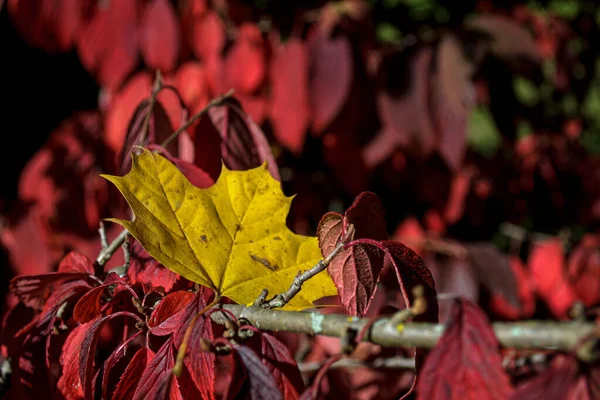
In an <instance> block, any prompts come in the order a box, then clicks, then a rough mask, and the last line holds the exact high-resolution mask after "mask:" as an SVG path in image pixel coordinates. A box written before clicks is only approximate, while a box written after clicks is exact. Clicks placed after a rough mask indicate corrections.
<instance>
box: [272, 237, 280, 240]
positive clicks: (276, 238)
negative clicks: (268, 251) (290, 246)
mask: <svg viewBox="0 0 600 400" xmlns="http://www.w3.org/2000/svg"><path fill="white" fill-rule="evenodd" d="M273 240H281V238H280V237H279V236H275V237H273Z"/></svg>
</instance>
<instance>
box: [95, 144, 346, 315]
mask: <svg viewBox="0 0 600 400" xmlns="http://www.w3.org/2000/svg"><path fill="white" fill-rule="evenodd" d="M132 161H133V162H132V167H131V171H130V172H129V173H128V174H127V175H125V176H123V177H119V176H113V175H102V176H103V177H104V178H106V179H108V180H109V181H110V182H112V183H113V184H114V185H115V186H116V187H117V188H118V189H119V191H120V192H121V193H122V195H123V196H124V197H125V199H126V200H127V202H128V203H129V206H130V207H131V209H132V211H133V213H134V218H133V220H132V221H126V220H120V219H115V218H109V219H108V220H109V221H112V222H116V223H118V224H120V225H122V226H123V227H125V228H126V229H127V230H128V231H129V232H130V233H131V235H132V236H133V237H135V238H136V239H137V240H138V241H139V242H140V244H141V245H142V246H143V247H144V248H145V249H146V251H147V252H148V253H149V254H150V255H151V256H152V257H154V258H155V259H157V260H158V261H159V262H160V263H161V264H163V265H164V266H165V267H167V268H169V269H170V270H172V271H174V272H176V273H178V274H179V275H181V276H183V277H184V278H186V279H189V280H190V281H193V282H197V283H199V284H200V285H203V286H207V287H209V288H211V289H213V290H214V291H215V292H216V293H217V294H218V295H220V296H223V297H228V298H230V299H231V300H233V301H235V302H236V303H238V304H248V303H251V302H253V301H254V300H255V299H256V298H257V297H258V296H259V294H260V293H261V292H262V290H263V289H268V290H269V293H270V294H271V295H275V294H278V293H282V292H284V291H286V290H287V289H288V288H289V286H290V284H291V283H292V281H293V279H294V277H295V276H296V274H297V273H298V272H299V271H304V270H306V269H309V268H311V267H312V266H314V265H315V264H316V263H317V262H318V261H319V260H320V259H321V257H322V256H321V251H320V249H319V245H318V239H317V238H316V237H311V236H303V235H298V234H295V233H293V232H292V231H290V230H289V229H288V227H287V225H286V222H285V220H286V217H287V214H288V212H289V209H290V205H291V202H292V200H293V198H294V197H295V196H290V197H287V196H285V195H284V194H283V192H282V191H281V184H280V183H279V182H278V181H276V180H275V179H273V177H272V176H271V174H270V173H269V171H268V170H267V164H266V162H265V163H264V164H263V165H262V166H260V167H257V168H253V169H250V170H247V171H232V170H229V169H227V167H226V166H225V165H224V164H223V167H222V171H221V175H220V176H219V179H218V180H217V182H216V183H215V184H214V185H213V186H211V187H209V188H207V189H200V188H197V187H196V186H193V185H192V184H191V183H190V182H189V181H188V180H187V178H186V177H185V176H184V175H183V174H182V173H181V172H180V171H179V170H178V169H177V167H175V165H173V164H172V163H171V162H170V161H168V160H167V159H166V158H164V157H163V156H161V155H159V154H155V153H152V152H151V151H149V150H148V149H143V152H142V153H141V154H139V155H136V154H133V153H132ZM335 294H337V289H336V287H335V285H334V284H333V281H332V280H331V278H330V277H329V274H328V272H327V271H322V272H320V273H319V274H317V275H316V276H314V277H313V278H311V279H309V280H308V281H307V282H306V283H304V285H303V286H302V290H301V291H300V293H299V294H298V295H296V296H295V297H294V298H293V299H292V300H291V301H290V302H289V303H288V304H287V305H286V306H284V307H283V308H287V309H303V308H308V307H312V306H313V304H312V303H313V301H315V300H317V299H319V298H322V297H324V296H331V295H335Z"/></svg>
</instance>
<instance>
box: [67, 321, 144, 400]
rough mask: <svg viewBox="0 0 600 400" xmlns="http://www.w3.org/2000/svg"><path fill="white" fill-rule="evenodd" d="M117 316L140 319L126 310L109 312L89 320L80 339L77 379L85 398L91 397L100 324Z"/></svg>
mask: <svg viewBox="0 0 600 400" xmlns="http://www.w3.org/2000/svg"><path fill="white" fill-rule="evenodd" d="M117 317H130V318H134V319H135V320H136V321H141V319H140V318H139V317H137V316H136V315H135V314H132V313H131V312H128V311H119V312H116V313H113V314H109V315H107V316H106V317H103V318H100V319H97V320H96V321H94V322H90V325H89V328H88V329H87V331H86V333H85V335H84V337H83V340H82V341H81V351H80V353H79V365H78V366H79V379H80V380H81V386H82V388H83V393H84V396H85V398H86V399H90V398H93V393H94V389H93V385H94V379H92V377H93V375H94V364H95V358H96V345H97V344H98V338H99V336H100V331H101V329H100V328H101V327H102V325H103V324H104V323H105V322H107V321H110V320H111V319H113V318H117Z"/></svg>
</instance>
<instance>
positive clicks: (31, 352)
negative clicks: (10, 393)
mask: <svg viewBox="0 0 600 400" xmlns="http://www.w3.org/2000/svg"><path fill="white" fill-rule="evenodd" d="M49 334H50V333H49V332H44V331H43V330H37V331H34V332H33V333H31V334H29V335H27V336H26V337H25V340H24V341H23V345H22V347H21V349H20V354H19V358H18V364H17V363H14V364H17V365H18V367H17V368H15V369H16V370H17V371H15V375H16V377H17V378H18V388H17V389H18V391H19V392H21V396H22V397H21V398H23V397H24V398H33V397H35V396H36V394H37V393H52V391H53V388H52V386H51V385H52V383H51V382H50V376H49V374H48V372H49V370H48V357H46V358H44V356H43V354H44V351H45V352H46V354H47V353H48V343H49V342H48V335H49ZM13 382H14V381H13Z"/></svg>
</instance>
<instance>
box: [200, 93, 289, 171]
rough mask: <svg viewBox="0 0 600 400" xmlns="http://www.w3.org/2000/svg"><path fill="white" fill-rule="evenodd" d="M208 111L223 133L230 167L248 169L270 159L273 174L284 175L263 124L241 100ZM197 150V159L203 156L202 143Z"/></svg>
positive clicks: (222, 152)
mask: <svg viewBox="0 0 600 400" xmlns="http://www.w3.org/2000/svg"><path fill="white" fill-rule="evenodd" d="M208 115H209V118H210V120H211V121H212V124H213V125H214V127H215V128H216V130H217V132H218V133H219V135H220V136H221V157H222V158H223V162H224V163H225V165H226V166H227V168H229V169H233V170H246V169H250V168H255V167H258V166H260V165H262V164H263V163H264V162H265V161H267V167H268V168H269V171H270V172H271V175H272V176H273V178H275V179H277V180H280V179H281V178H280V176H279V169H278V168H277V163H276V162H275V157H273V153H272V152H271V147H270V146H269V142H268V141H267V139H266V138H265V135H264V133H263V132H262V130H261V129H260V127H259V126H258V125H256V123H254V121H253V120H252V119H251V118H250V117H249V116H248V115H246V114H245V113H244V112H243V111H242V110H241V108H240V105H239V103H237V102H236V101H234V100H229V101H228V102H227V103H226V104H225V105H223V106H220V107H212V108H211V109H210V110H209V112H208ZM196 140H198V138H196ZM196 151H197V152H196V159H198V158H200V157H202V156H203V153H202V152H201V149H200V148H199V147H198V146H196ZM203 169H204V168H203ZM205 170H206V169H205ZM213 178H214V177H213Z"/></svg>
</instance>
